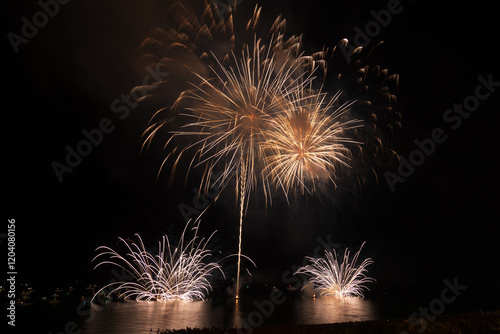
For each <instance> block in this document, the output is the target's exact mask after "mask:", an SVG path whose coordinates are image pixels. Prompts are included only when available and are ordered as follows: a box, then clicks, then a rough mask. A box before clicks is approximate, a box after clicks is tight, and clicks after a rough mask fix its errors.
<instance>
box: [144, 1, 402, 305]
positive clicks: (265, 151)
mask: <svg viewBox="0 0 500 334" xmlns="http://www.w3.org/2000/svg"><path fill="white" fill-rule="evenodd" d="M169 15H170V16H169V18H168V22H170V26H169V27H166V28H165V29H162V28H159V27H157V28H156V29H155V30H154V31H153V32H152V33H151V36H150V37H148V38H147V39H146V40H145V41H144V42H143V44H142V45H141V48H140V49H141V51H142V53H143V56H142V60H141V61H142V62H143V63H144V64H147V65H148V66H156V67H161V68H162V70H163V71H167V72H168V73H170V76H169V78H168V79H167V80H165V81H164V82H161V83H160V84H159V85H158V87H157V88H156V89H153V90H151V87H144V86H138V87H137V89H141V88H143V89H144V88H148V91H149V92H150V93H149V94H148V95H146V96H144V97H143V100H147V99H151V98H156V100H157V101H158V103H160V105H161V107H160V108H159V109H158V110H157V112H156V113H155V114H154V115H153V117H151V120H150V123H149V125H148V127H147V128H146V130H145V131H144V142H143V149H145V150H147V149H148V148H149V147H150V145H151V143H152V142H153V139H155V138H156V137H161V136H164V134H165V133H166V134H168V135H167V136H166V137H162V138H166V139H165V143H164V148H165V149H166V150H167V151H168V152H169V153H168V154H167V155H166V157H165V159H164V160H163V163H162V165H161V167H160V172H161V171H162V170H163V169H164V168H165V166H166V165H167V164H168V163H170V164H171V174H170V180H171V181H172V179H173V177H174V174H175V171H176V169H177V168H178V167H179V164H180V163H181V161H182V160H183V159H182V158H183V157H185V156H186V157H187V159H188V162H189V163H188V167H187V172H189V171H190V170H191V169H196V170H198V171H200V172H201V175H202V179H201V182H200V190H202V191H205V192H206V191H208V190H209V189H208V188H209V184H210V180H212V179H213V178H214V175H215V174H217V175H218V177H217V178H216V184H217V186H218V187H219V188H220V189H224V188H225V187H226V186H227V185H229V184H230V183H231V182H233V183H232V184H233V185H234V192H235V194H236V197H237V198H238V203H239V244H238V254H241V236H242V233H243V217H244V216H245V212H246V208H247V206H248V201H249V198H250V195H251V193H252V191H253V190H257V189H258V190H260V191H262V193H263V194H264V197H265V198H266V203H267V202H268V201H271V196H270V195H271V193H272V192H283V194H284V195H285V197H286V198H287V199H288V197H289V194H290V193H296V192H298V193H300V194H303V193H305V192H308V193H311V192H313V191H314V190H315V189H316V184H317V183H318V182H324V181H327V182H331V184H332V185H333V186H334V187H337V183H336V180H337V179H338V178H339V177H340V175H342V177H343V178H344V179H352V181H350V182H351V183H353V184H355V187H361V186H362V184H364V183H365V182H366V177H367V175H375V178H377V171H376V170H375V168H376V166H377V164H378V161H379V158H380V157H386V158H385V159H386V160H397V159H396V158H395V156H396V157H397V155H396V154H395V152H394V151H393V150H392V149H391V148H390V145H388V141H387V140H386V132H388V131H393V130H394V128H395V127H397V126H400V115H399V114H396V116H394V114H395V112H393V109H392V104H393V103H394V102H395V100H396V98H395V95H394V94H393V89H394V87H397V81H398V76H397V75H388V71H387V70H380V68H379V67H370V66H369V65H367V64H366V61H365V58H366V54H365V53H364V52H362V50H361V48H357V49H356V50H355V51H354V52H352V54H350V55H349V57H348V58H349V59H347V60H346V59H344V63H345V64H344V65H343V66H341V67H338V68H334V69H333V70H331V69H330V67H331V66H332V64H333V65H335V54H336V53H335V49H336V48H337V47H335V48H333V49H327V48H323V49H322V50H320V51H317V52H312V53H306V52H305V51H304V50H303V46H302V36H301V35H292V36H290V37H288V38H287V37H286V36H285V28H286V20H285V19H283V18H282V17H281V16H278V17H277V18H276V20H275V21H274V23H273V24H272V25H271V26H270V28H269V29H268V30H266V31H265V33H260V31H262V30H261V29H259V27H260V26H259V22H260V20H261V8H260V7H259V6H256V7H255V9H254V11H253V14H252V15H251V17H250V19H249V20H248V21H246V22H247V23H246V24H245V25H244V27H242V28H241V29H240V30H238V27H239V25H238V24H239V23H241V22H244V21H242V19H241V17H240V16H239V14H238V15H237V14H236V6H235V5H234V6H231V5H229V6H227V7H226V8H225V10H224V11H223V12H221V9H220V7H218V6H217V3H216V2H214V1H176V2H175V3H174V4H173V5H172V10H171V12H170V13H169ZM346 43H347V42H346V40H342V41H341V42H340V43H339V45H338V46H339V47H342V46H343V45H344V46H345V44H346ZM337 54H338V52H337ZM340 69H341V70H340ZM332 75H334V76H335V80H333V81H336V82H339V81H341V82H342V84H341V85H339V87H340V88H339V89H337V90H336V91H335V92H334V93H331V92H330V90H326V89H324V82H325V81H329V80H330V79H331V76H332ZM344 89H345V90H346V91H347V93H346V92H345V91H344ZM381 125H382V126H381ZM160 134H161V136H160ZM239 257H240V256H239ZM239 275H240V260H238V274H237V283H236V291H237V292H236V296H238V289H239Z"/></svg>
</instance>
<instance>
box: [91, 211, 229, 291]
mask: <svg viewBox="0 0 500 334" xmlns="http://www.w3.org/2000/svg"><path fill="white" fill-rule="evenodd" d="M190 224H191V221H189V222H188V223H187V224H186V227H185V228H184V231H183V232H182V235H181V238H180V241H179V243H178V244H177V246H176V247H175V249H174V250H173V251H172V249H173V247H172V245H171V244H170V242H169V239H168V236H166V235H165V236H163V238H162V241H160V242H159V245H158V246H159V250H158V255H152V254H151V253H149V252H148V251H146V249H145V246H144V243H143V242H142V239H141V237H140V236H139V235H137V234H136V236H137V238H138V242H130V243H129V242H127V241H126V240H125V239H122V238H119V241H120V242H122V243H123V244H124V245H125V246H126V248H127V250H128V253H127V254H126V255H125V256H123V255H120V253H118V252H117V251H116V250H114V249H112V248H110V247H107V246H100V247H98V248H97V249H96V250H100V251H101V252H100V253H99V254H98V255H97V256H96V257H94V259H93V260H92V262H93V261H95V260H97V259H98V258H101V257H107V260H102V261H101V262H99V263H98V264H97V265H96V266H95V267H94V269H96V268H97V267H99V266H102V265H105V264H110V265H113V266H117V267H119V268H122V269H124V270H126V271H127V272H128V273H129V274H130V275H131V276H132V277H133V278H134V281H133V282H113V283H110V284H108V285H106V286H104V287H103V288H102V289H101V290H99V291H98V292H97V293H96V294H95V295H94V297H93V298H92V300H93V299H94V298H95V297H96V296H97V295H98V294H99V293H100V292H101V291H103V290H106V289H108V288H112V289H111V290H110V291H109V292H108V293H107V295H106V296H107V297H109V296H111V295H112V294H114V293H118V298H125V299H129V298H132V297H135V299H136V300H147V301H150V300H157V301H164V300H186V301H192V300H196V299H201V300H203V299H204V298H205V297H206V294H207V293H208V292H209V291H210V290H211V284H210V282H209V278H210V277H211V276H212V273H213V272H214V271H220V272H221V273H222V275H224V273H223V271H222V268H221V267H220V265H219V264H218V263H216V262H207V261H206V260H207V259H208V258H210V257H211V256H212V254H211V252H210V250H208V249H207V244H208V243H209V242H210V240H211V238H212V237H213V235H214V234H215V232H214V233H212V235H210V237H209V238H208V239H204V238H201V239H200V237H199V236H198V227H199V224H200V222H199V221H198V222H197V223H196V224H195V225H194V226H193V228H192V230H195V233H194V236H193V238H192V239H191V240H190V241H189V242H187V243H185V240H184V238H185V234H186V229H187V228H188V226H189V225H190Z"/></svg>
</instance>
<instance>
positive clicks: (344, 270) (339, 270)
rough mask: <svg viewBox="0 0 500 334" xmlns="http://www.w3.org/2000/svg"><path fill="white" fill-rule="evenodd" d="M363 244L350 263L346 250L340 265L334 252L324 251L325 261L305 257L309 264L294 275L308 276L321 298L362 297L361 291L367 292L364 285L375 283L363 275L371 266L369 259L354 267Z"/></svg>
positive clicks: (348, 253) (371, 262)
mask: <svg viewBox="0 0 500 334" xmlns="http://www.w3.org/2000/svg"><path fill="white" fill-rule="evenodd" d="M364 244H365V243H363V244H362V245H361V247H360V249H359V251H358V252H357V253H356V255H355V256H354V258H353V259H352V261H350V259H349V255H350V252H349V250H348V249H346V250H345V252H344V258H343V261H342V263H341V264H340V265H339V261H338V258H337V253H336V252H335V250H333V253H331V252H328V251H325V257H326V259H324V258H313V257H309V256H306V259H307V260H309V262H310V263H311V264H309V265H306V266H303V267H301V268H299V269H298V270H297V271H296V272H295V274H304V275H306V276H309V277H310V282H311V283H312V284H313V285H314V286H315V290H317V291H319V293H320V295H321V296H329V295H337V296H341V297H352V296H354V297H363V289H367V290H369V289H368V288H367V287H366V286H365V284H367V283H371V282H374V281H375V280H374V279H373V278H371V277H367V276H366V274H365V273H366V272H368V270H367V269H366V267H367V266H369V265H370V264H373V261H372V259H371V258H367V259H365V260H364V261H363V262H362V263H361V264H360V265H359V266H358V267H356V262H357V261H358V257H359V253H360V252H361V249H362V248H363V246H364Z"/></svg>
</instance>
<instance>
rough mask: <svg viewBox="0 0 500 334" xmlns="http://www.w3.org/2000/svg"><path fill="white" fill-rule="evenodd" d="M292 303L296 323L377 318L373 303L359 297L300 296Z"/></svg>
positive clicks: (322, 322)
mask: <svg viewBox="0 0 500 334" xmlns="http://www.w3.org/2000/svg"><path fill="white" fill-rule="evenodd" d="M294 304H295V305H294V307H293V312H294V316H295V319H296V323H297V324H327V323H333V322H347V321H365V320H374V319H376V318H377V312H376V309H375V305H374V304H373V303H372V302H371V301H369V300H365V299H361V298H340V297H336V296H329V297H321V298H300V299H299V300H298V301H295V302H294Z"/></svg>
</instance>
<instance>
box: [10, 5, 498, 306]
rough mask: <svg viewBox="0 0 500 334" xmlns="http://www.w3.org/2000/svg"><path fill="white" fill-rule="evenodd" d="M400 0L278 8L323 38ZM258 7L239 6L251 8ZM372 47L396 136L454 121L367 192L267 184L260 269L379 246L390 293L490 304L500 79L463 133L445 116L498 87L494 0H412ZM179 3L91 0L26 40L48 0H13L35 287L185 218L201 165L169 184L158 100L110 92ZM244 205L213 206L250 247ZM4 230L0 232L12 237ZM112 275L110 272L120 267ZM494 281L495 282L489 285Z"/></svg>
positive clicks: (29, 258)
mask: <svg viewBox="0 0 500 334" xmlns="http://www.w3.org/2000/svg"><path fill="white" fill-rule="evenodd" d="M327 3H328V6H325V4H327ZM387 3H388V2H387V1H371V2H367V1H335V2H332V4H330V2H325V1H323V2H322V1H316V0H309V1H285V0H279V1H273V3H272V5H270V4H264V3H262V5H263V13H264V14H265V15H266V17H268V18H274V17H276V16H277V15H278V14H279V13H283V14H284V17H286V19H287V32H288V33H289V34H292V33H303V34H304V39H303V41H304V46H305V48H307V49H309V50H317V49H320V48H321V47H322V46H323V45H327V46H333V45H335V44H336V43H337V42H338V41H339V40H340V39H342V38H344V37H347V38H349V39H353V38H354V37H355V34H356V32H355V30H354V28H355V27H359V28H361V29H364V25H365V24H366V23H367V22H369V21H372V20H373V17H372V16H371V14H370V11H371V10H375V11H379V10H381V9H384V8H386V7H387ZM254 6H255V2H254V1H253V0H243V2H242V3H241V4H240V6H239V7H238V10H239V11H240V13H245V14H248V15H243V16H244V17H248V16H249V15H250V13H251V11H252V10H253V7H254ZM401 6H402V8H403V10H402V11H401V13H399V14H397V15H393V16H392V19H391V22H390V24H388V25H387V26H386V27H384V28H382V30H381V33H380V34H379V35H377V36H375V37H374V38H373V41H372V43H376V42H378V41H381V40H383V41H384V44H383V45H382V46H381V47H380V48H379V49H378V50H377V52H376V54H374V56H373V57H374V61H376V62H378V63H379V64H380V65H381V66H382V67H387V68H389V69H390V72H392V73H399V75H400V81H399V91H398V108H399V110H400V112H401V113H402V115H403V122H402V124H403V126H402V130H401V131H400V132H399V133H398V136H397V137H396V140H395V141H394V143H393V145H394V147H395V149H396V150H397V152H398V153H399V154H400V156H401V157H404V158H405V159H408V158H409V155H410V153H411V152H412V151H414V150H415V149H416V147H417V146H416V145H415V143H414V141H415V140H416V139H418V140H423V139H426V138H430V137H431V133H432V132H433V130H434V129H435V128H442V129H443V130H444V131H445V133H446V135H447V139H446V141H444V143H441V144H437V145H436V149H435V151H434V153H433V154H432V155H430V156H428V157H426V158H425V162H424V163H423V164H422V165H421V166H418V167H416V168H415V171H414V172H413V173H412V174H411V175H410V176H409V177H407V179H406V181H405V182H404V183H398V184H396V186H395V191H394V192H391V189H390V188H389V186H388V184H387V182H386V181H385V179H384V177H383V172H384V170H383V169H382V170H381V174H380V177H379V180H380V184H379V185H378V186H376V185H373V184H370V185H368V186H367V187H366V189H365V191H363V193H362V194H361V195H359V196H357V197H356V198H353V195H352V193H351V192H350V191H345V192H343V193H338V192H335V191H334V190H333V188H329V190H328V191H326V193H325V194H320V193H315V194H314V196H313V197H311V196H308V195H305V196H304V197H299V198H296V199H294V200H293V201H292V202H291V203H290V205H289V206H288V205H287V204H286V202H285V201H284V200H283V199H282V198H281V199H280V198H279V196H277V197H276V201H275V203H274V204H273V206H268V207H267V209H265V208H264V205H263V201H262V199H258V197H255V196H254V197H252V199H251V201H250V204H249V213H248V215H247V217H246V222H245V225H244V240H243V252H244V253H245V254H247V255H249V256H250V257H251V258H252V259H253V260H254V261H255V262H257V265H258V269H254V270H253V273H254V274H255V279H256V280H261V281H266V282H267V281H268V282H279V280H280V278H281V274H282V273H283V272H284V271H286V270H287V269H290V268H291V266H292V265H293V264H300V261H301V260H302V258H303V257H304V256H306V255H311V254H312V252H313V250H314V248H315V247H316V246H317V241H316V239H317V238H318V237H322V238H323V239H325V240H326V239H327V236H328V235H330V238H331V240H332V241H335V242H339V243H341V244H343V245H344V246H348V247H350V248H353V249H357V248H358V247H359V246H360V245H361V243H362V242H363V241H365V240H366V241H367V244H366V245H365V248H364V250H363V253H362V256H364V257H372V258H373V259H374V262H375V264H374V265H373V266H372V267H371V269H372V270H371V272H373V275H374V276H375V277H376V278H377V281H378V284H379V286H380V287H383V289H391V288H394V289H396V288H398V289H399V288H403V289H412V290H415V291H423V290H424V289H425V288H426V287H427V286H438V287H439V286H441V285H442V281H443V279H445V278H447V279H453V278H454V277H458V278H459V281H461V282H462V281H463V282H464V284H467V285H468V286H470V291H471V293H472V291H474V293H477V294H478V296H480V298H479V297H478V298H479V299H478V300H480V301H479V302H478V303H479V304H478V305H480V303H481V302H482V301H484V302H485V303H486V302H487V300H488V299H489V298H492V297H491V296H493V295H494V293H496V294H497V295H498V294H499V293H500V287H499V279H498V277H499V276H498V274H500V272H499V269H498V263H497V262H498V254H499V250H500V246H499V244H500V243H499V235H500V222H499V219H498V209H497V208H498V203H499V202H500V195H499V190H498V189H499V186H500V182H499V178H498V175H499V174H498V170H499V167H500V164H499V153H500V150H499V148H498V147H499V146H498V142H499V137H498V125H497V124H498V120H499V117H498V112H499V110H500V109H499V106H500V104H499V102H500V87H497V88H496V90H497V91H495V92H493V93H491V94H490V96H489V97H488V98H486V99H485V100H483V101H480V104H479V107H478V108H477V110H475V111H474V112H472V113H471V115H470V117H469V118H467V119H463V122H462V123H461V124H460V126H458V127H457V129H456V130H454V129H452V128H451V125H453V124H454V123H446V122H445V121H444V120H443V115H444V114H445V112H446V110H447V109H449V108H452V107H453V104H455V103H456V104H462V103H463V102H464V99H465V98H466V97H468V96H470V95H474V94H475V89H476V87H477V86H478V84H480V81H478V77H479V76H482V77H483V78H485V79H487V78H488V76H491V77H492V80H493V81H494V82H500V71H499V70H498V68H499V67H498V58H499V54H498V49H497V48H496V47H497V45H496V44H497V41H498V18H497V13H496V10H494V9H493V7H492V5H490V4H489V3H487V2H486V1H475V2H473V3H467V2H465V3H464V2H453V3H452V4H449V5H444V4H439V5H436V3H432V2H424V1H402V2H401ZM167 7H168V1H159V0H145V1H129V0H127V1H111V0H104V1H103V0H101V1H94V0H91V1H79V0H73V1H70V2H69V3H68V4H65V5H61V6H60V8H59V12H58V13H57V14H56V15H55V16H54V17H53V18H51V19H50V20H49V22H48V23H47V24H46V25H45V26H43V27H41V28H39V31H38V33H37V34H36V36H34V37H33V38H31V39H29V41H28V43H27V44H22V45H20V46H19V52H18V53H15V52H14V50H13V48H12V46H11V44H10V42H9V40H8V38H7V37H6V36H7V33H8V32H14V33H17V34H19V33H20V31H21V28H22V24H23V22H22V21H21V18H22V17H23V16H26V17H28V18H31V17H32V15H33V13H35V12H36V11H38V10H40V7H39V5H38V3H37V2H36V1H3V2H2V15H3V17H2V18H3V19H2V22H3V28H4V39H3V41H4V43H3V46H4V50H3V56H4V66H3V68H4V72H3V73H4V75H3V80H4V85H3V87H4V88H3V92H4V94H3V98H4V103H3V107H2V110H3V115H4V118H3V119H4V122H3V132H4V135H5V137H4V138H5V139H4V152H5V153H4V155H3V156H4V163H3V165H4V168H5V169H4V170H5V174H4V179H5V183H6V187H4V188H3V189H4V196H5V197H4V198H6V203H5V202H4V204H3V206H4V216H5V217H4V227H3V228H2V231H1V232H2V233H5V230H6V225H7V222H6V220H7V218H15V219H16V225H17V232H16V234H17V249H18V250H17V252H18V258H17V262H18V267H19V269H18V273H19V275H18V280H19V281H25V282H28V283H31V284H33V285H37V284H38V285H40V286H49V287H52V286H54V285H57V286H59V285H61V286H64V285H69V284H71V282H73V281H75V280H80V281H84V282H93V281H99V280H102V276H100V275H105V274H106V271H100V272H94V271H93V270H92V265H91V259H92V258H93V257H94V256H95V254H96V253H95V252H94V250H95V248H96V247H98V246H100V245H103V244H105V245H110V246H112V245H114V244H115V243H116V240H117V237H120V236H121V237H131V236H132V235H133V234H134V233H139V234H141V235H142V236H144V238H145V240H146V241H147V242H149V243H155V242H156V240H158V239H159V238H160V236H161V235H162V234H164V233H170V232H178V231H179V230H180V229H181V228H182V227H183V225H184V220H183V217H182V215H181V213H180V211H179V209H178V207H179V205H180V204H183V203H184V204H188V205H190V204H191V203H192V198H193V192H192V188H193V187H195V186H196V185H197V183H198V182H199V175H197V174H196V173H192V174H190V175H189V177H188V179H187V181H186V184H184V180H185V176H184V175H183V174H182V171H181V173H179V177H178V178H177V179H176V180H175V181H174V184H173V185H172V187H171V188H169V187H168V173H165V174H162V175H161V176H160V178H159V180H158V181H157V180H156V174H157V171H158V168H159V166H160V164H161V161H162V159H163V157H164V152H161V150H159V149H155V150H150V151H149V152H148V153H147V154H140V145H141V134H142V131H143V130H144V129H145V127H146V124H147V122H148V119H149V117H150V116H151V115H152V113H153V112H154V110H151V109H148V108H147V107H144V106H139V107H137V108H134V109H131V111H130V114H129V116H128V117H126V118H125V119H123V120H121V119H120V118H119V117H118V115H117V114H115V113H113V112H112V111H111V104H112V103H113V101H115V100H116V99H120V98H121V96H122V94H125V95H126V94H128V93H129V92H130V89H131V88H133V87H134V86H135V85H136V84H138V83H139V82H140V80H141V76H140V74H139V72H138V71H137V59H138V56H139V55H138V53H137V48H138V46H139V45H140V43H141V42H142V41H143V39H144V38H146V37H147V36H148V33H149V31H150V30H151V28H152V27H154V26H155V25H157V24H159V23H160V22H161V20H162V19H163V17H164V15H165V11H166V8H167ZM106 118H107V119H109V120H111V122H112V126H113V130H112V131H110V133H108V134H104V135H103V139H102V143H101V144H99V145H98V146H96V147H93V150H92V153H91V154H90V155H88V156H87V157H84V158H83V159H82V162H81V163H80V164H78V166H76V167H75V168H74V170H73V171H72V172H71V173H66V174H64V175H63V181H62V182H59V180H58V178H57V176H56V175H55V173H54V171H53V168H52V166H51V164H52V163H53V162H54V161H58V162H64V159H65V157H66V154H67V152H66V149H65V147H66V146H67V145H69V146H70V147H72V148H75V147H76V146H77V144H78V143H79V142H80V141H81V140H83V139H85V137H84V135H83V134H82V131H83V130H87V131H90V130H91V129H94V128H97V127H99V124H100V122H101V121H102V120H103V119H106ZM258 196H260V194H258ZM237 219H238V211H237V205H236V200H235V199H234V195H233V192H232V189H227V190H226V192H225V193H223V195H222V197H221V199H220V201H218V202H217V203H216V204H215V205H214V206H211V207H210V208H209V210H208V211H207V213H206V214H205V216H204V217H203V219H202V226H203V228H204V231H205V232H207V233H209V232H210V231H212V230H214V229H217V230H218V231H219V232H218V234H216V238H215V239H214V244H215V246H216V247H217V248H218V249H221V250H222V251H224V252H225V253H231V252H235V251H236V249H237V231H238V230H237V229H238V226H237ZM3 246H4V242H2V247H3ZM105 279H107V276H105ZM487 281H489V282H491V284H492V286H491V288H492V291H493V293H492V294H487V295H484V293H482V292H481V291H482V290H483V289H484V288H485V287H486V285H487V283H485V282H487Z"/></svg>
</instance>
